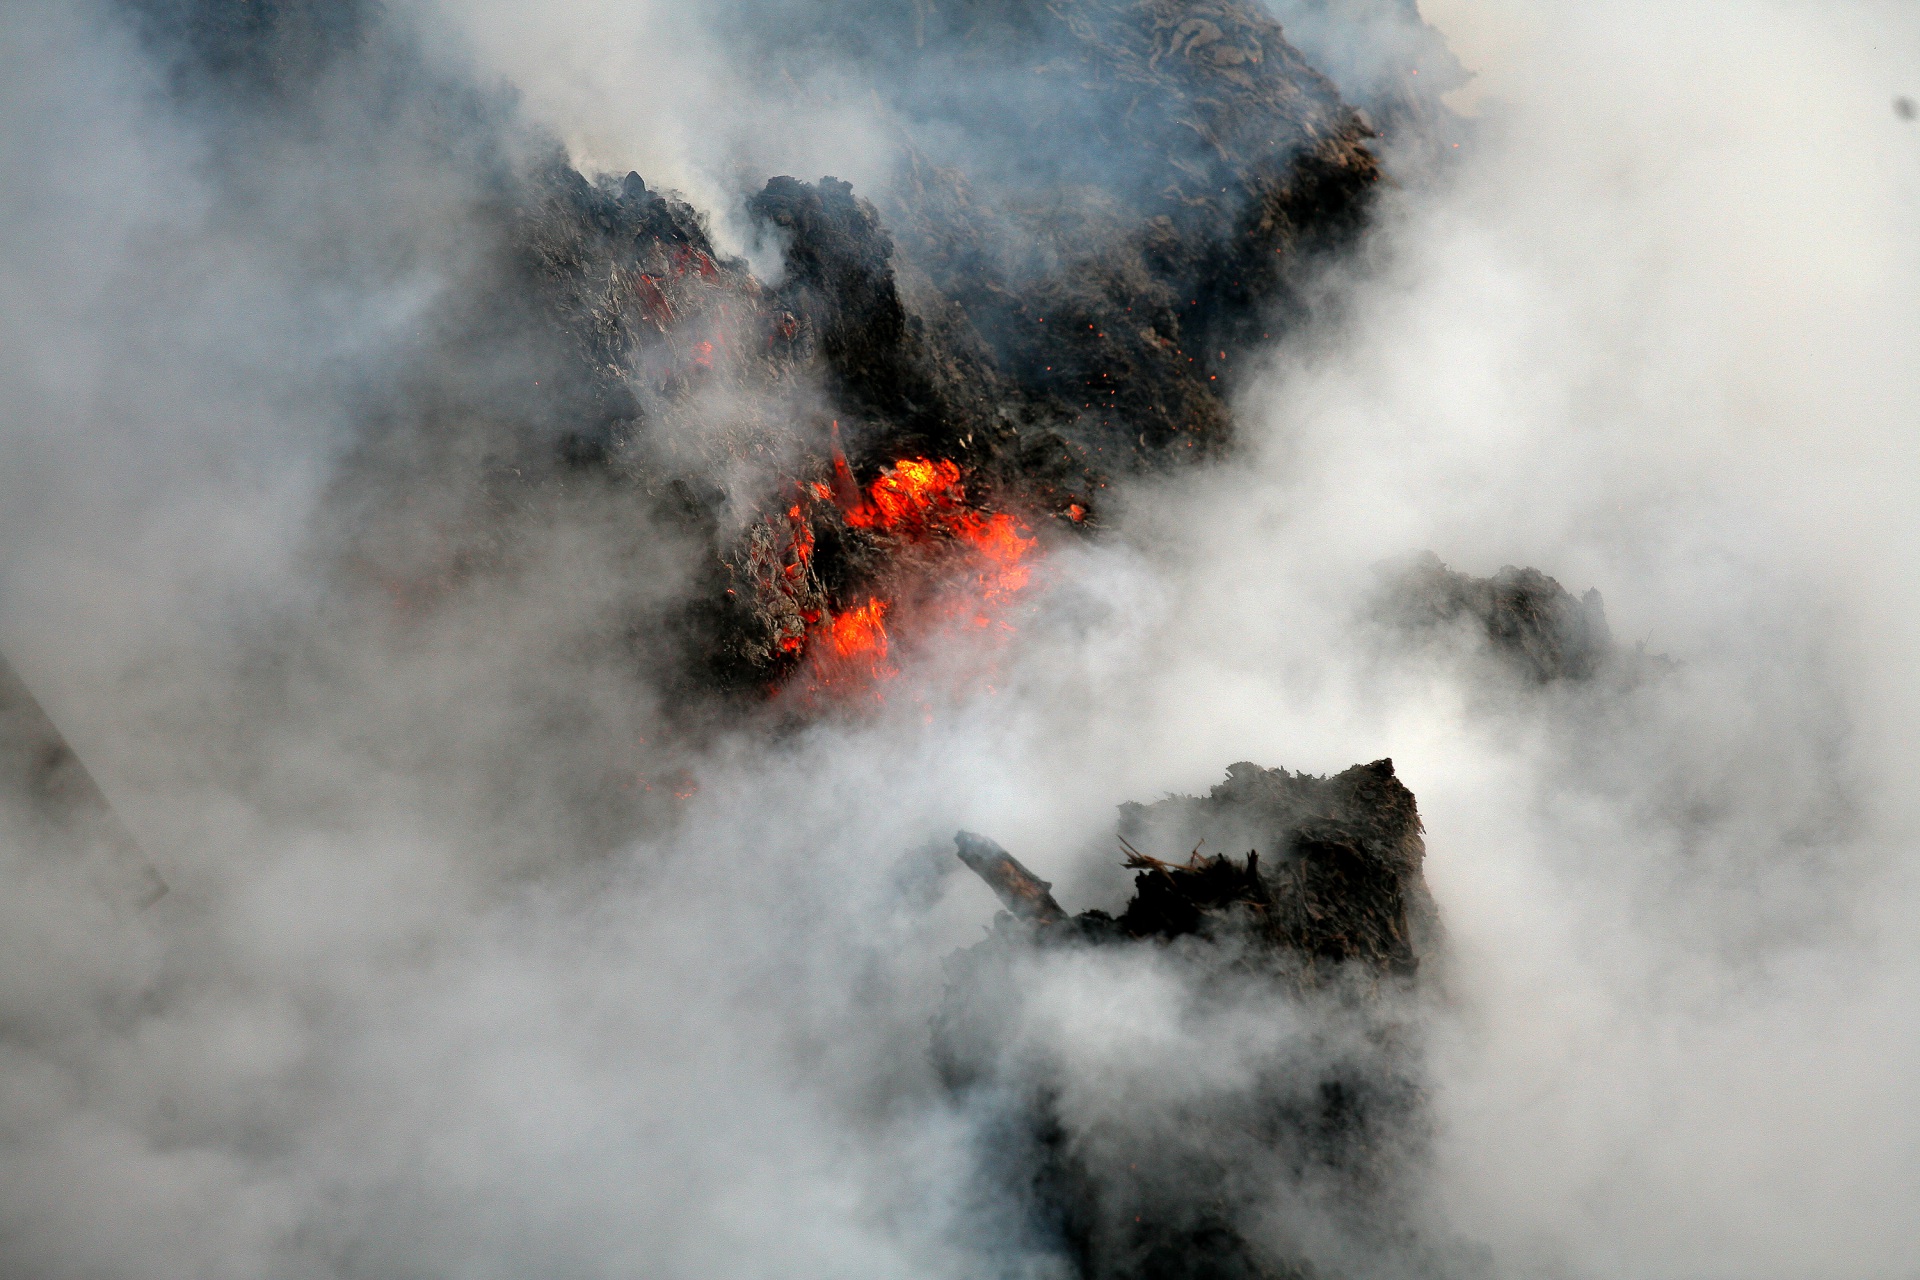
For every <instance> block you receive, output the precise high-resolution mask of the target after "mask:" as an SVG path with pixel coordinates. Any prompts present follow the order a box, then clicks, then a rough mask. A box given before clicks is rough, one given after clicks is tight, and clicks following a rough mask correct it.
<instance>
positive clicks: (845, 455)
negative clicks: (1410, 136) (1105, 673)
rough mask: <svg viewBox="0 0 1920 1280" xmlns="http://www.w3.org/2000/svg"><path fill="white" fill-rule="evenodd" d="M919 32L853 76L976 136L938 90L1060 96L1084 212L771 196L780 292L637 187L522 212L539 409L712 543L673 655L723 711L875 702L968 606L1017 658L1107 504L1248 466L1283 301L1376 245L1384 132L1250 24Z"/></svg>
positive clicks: (845, 189)
mask: <svg viewBox="0 0 1920 1280" xmlns="http://www.w3.org/2000/svg"><path fill="white" fill-rule="evenodd" d="M821 21H823V22H825V23H826V26H827V28H828V30H829V31H831V30H832V28H833V20H832V19H831V18H822V19H821ZM901 21H904V19H902V18H900V17H899V16H897V15H896V16H891V17H889V16H881V17H876V18H873V20H872V24H871V29H869V28H868V27H867V26H864V25H863V27H862V29H861V31H860V32H859V33H858V35H857V38H856V37H855V36H854V35H853V34H849V35H848V41H849V43H848V44H847V45H846V48H845V52H846V53H847V56H848V57H850V58H852V59H853V63H854V65H856V66H865V67H868V68H870V69H871V70H872V71H873V72H874V74H875V77H876V79H875V84H876V86H878V88H877V89H876V92H885V93H886V94H888V95H889V96H890V98H891V100H892V105H893V107H894V109H896V110H897V111H898V112H899V113H900V114H901V116H902V117H903V118H907V119H913V118H919V117H927V118H932V117H934V116H939V115H941V113H946V115H947V116H956V117H964V118H967V119H971V118H972V116H971V115H969V112H973V111H975V110H977V108H978V107H979V105H980V104H978V103H977V102H972V101H957V100H945V99H942V100H940V101H933V100H931V99H929V98H927V97H926V95H925V93H924V92H922V91H921V89H920V88H916V86H924V84H925V83H926V82H928V81H929V80H930V79H933V78H943V77H951V76H952V75H953V74H955V73H957V71H960V70H964V71H966V72H967V73H968V74H971V75H973V76H975V78H976V79H982V78H983V82H994V81H998V80H1009V81H1018V82H1020V83H1022V84H1030V85H1033V84H1037V85H1041V86H1044V87H1045V91H1044V93H1043V94H1041V97H1040V98H1039V99H1037V101H1044V102H1045V103H1050V104H1055V105H1058V104H1062V103H1064V104H1068V105H1067V106H1066V107H1065V108H1063V109H1067V110H1069V111H1071V112H1072V113H1076V114H1078V113H1085V114H1086V116H1087V118H1088V119H1089V120H1090V121H1095V122H1098V123H1097V127H1092V128H1090V131H1089V132H1088V133H1087V134H1086V135H1085V137H1084V138H1082V139H1080V146H1081V149H1082V151H1083V152H1084V158H1085V161H1086V163H1085V165H1084V166H1083V167H1084V168H1085V169H1086V171H1085V172H1076V173H1075V174H1074V175H1073V176H1074V179H1075V181H1074V183H1073V184H1072V185H1071V186H1070V187H1068V188H1065V189H1061V188H1059V187H1057V185H1056V184H1055V183H1054V179H1056V178H1058V177H1060V176H1061V175H1060V174H1059V173H1058V172H1056V170H1057V165H1056V166H1054V168H1052V169H1049V168H1047V167H1046V166H1042V170H1041V171H1040V172H1039V174H1038V176H1037V177H1036V175H1035V174H1033V173H1027V172H1024V171H1023V172H1017V173H1016V172H1012V171H1011V170H1009V168H1008V164H1007V162H1006V161H1005V157H1004V155H1003V153H1001V152H999V151H997V150H989V151H980V150H974V151H968V150H967V149H965V148H962V149H960V150H958V151H955V152H953V153H951V154H947V153H937V154H934V153H926V152H922V151H914V152H911V153H910V154H909V155H908V157H907V159H906V161H905V163H904V165H903V168H902V170H901V172H900V175H899V177H898V179H897V180H896V181H895V182H893V183H891V184H889V185H888V186H887V187H886V189H885V190H883V191H882V192H880V193H879V195H880V203H879V204H877V205H876V204H875V203H871V202H869V201H868V200H865V199H862V198H860V197H859V196H857V195H856V194H855V193H854V191H853V190H852V188H851V187H850V186H849V185H848V184H846V183H844V182H840V181H838V180H835V179H832V178H823V179H821V180H820V181H819V182H817V183H807V182H802V181H799V180H797V179H794V178H791V177H776V178H773V179H771V180H770V181H768V182H767V183H766V185H765V187H764V188H763V189H762V190H761V191H760V192H758V193H757V194H755V195H754V196H753V197H752V198H751V199H750V200H749V201H748V202H747V212H748V213H749V215H750V216H751V218H752V219H753V220H754V221H755V222H756V223H758V224H759V225H760V226H761V227H762V228H763V229H765V230H766V231H768V232H769V233H772V234H773V235H775V236H777V238H778V240H779V242H780V243H781V244H783V246H784V263H783V268H784V269H783V271H782V273H781V275H780V277H779V280H778V283H776V284H769V283H766V282H763V281H760V280H758V279H756V278H755V277H754V276H753V275H752V273H751V272H750V270H749V269H748V267H747V265H746V264H745V263H744V262H741V261H738V260H730V259H728V258H726V257H725V256H724V255H723V254H720V253H719V252H718V251H717V250H716V249H715V246H714V245H713V243H712V242H711V240H710V238H709V236H708V234H707V232H706V228H705V224H704V220H703V218H702V216H701V215H700V214H699V213H698V212H697V211H695V210H694V209H692V208H691V207H689V206H688V205H686V204H685V203H684V202H683V201H680V200H679V199H677V198H676V197H673V196H671V195H663V194H661V193H657V192H654V191H651V190H649V188H648V187H647V184H646V183H645V182H644V181H643V180H642V179H641V177H640V176H639V175H637V174H629V175H628V176H627V177H626V178H625V179H623V180H619V181H615V180H611V179H602V180H599V181H591V182H590V181H588V180H587V179H586V178H585V177H583V176H582V175H580V174H579V173H577V172H575V171H574V170H573V169H571V168H570V167H569V166H567V165H566V164H565V163H564V162H561V161H558V160H555V161H554V162H552V163H551V164H549V165H548V166H547V167H546V168H545V169H543V170H541V171H539V172H537V173H535V174H533V175H531V176H530V177H529V178H528V179H526V180H525V182H524V183H523V190H524V191H525V193H526V194H525V197H524V199H523V201H522V208H523V209H524V213H523V214H522V215H521V217H520V219H519V221H518V222H517V224H516V229H515V231H514V235H513V240H514V244H515V250H514V254H515V257H516V259H517V263H518V268H517V274H518V275H519V277H520V278H521V279H522V280H523V281H524V282H525V287H526V290H527V292H528V294H529V295H530V296H532V297H534V298H537V299H538V300H539V302H540V306H541V308H542V309H543V310H544V312H545V314H546V317H547V325H546V328H547V331H548V335H549V337H548V338H547V341H549V342H551V341H552V340H553V339H556V338H557V339H558V345H559V347H560V352H559V353H558V354H559V356H560V359H559V364H560V367H558V368H555V369H551V370H550V371H549V372H550V376H549V377H547V378H543V379H541V380H540V382H541V385H542V386H543V387H545V388H548V389H549V390H550V392H551V395H552V396H553V397H555V398H558V399H560V400H562V401H564V402H566V403H567V404H569V405H571V406H572V408H573V410H574V412H573V413H571V414H570V415H561V414H555V415H553V417H554V419H555V420H557V421H561V422H564V424H565V425H564V426H563V427H562V428H561V432H560V437H561V438H560V439H559V441H558V442H557V443H558V446H559V448H558V452H559V454H560V456H561V458H562V459H563V461H564V465H565V466H568V467H572V468H584V469H586V470H588V471H592V472H596V473H599V474H602V475H607V476H610V477H613V478H615V479H616V480H617V481H618V482H619V483H622V484H626V485H629V486H631V487H633V488H635V489H637V490H638V491H640V492H641V493H643V494H645V495H647V497H648V500H649V501H652V502H653V503H655V504H656V505H657V506H662V507H666V508H670V509H672V510H673V511H675V512H677V513H678V518H680V519H682V520H684V521H685V522H687V523H689V524H690V525H691V526H693V527H695V528H697V529H699V530H700V536H701V537H702V538H704V539H705V540H706V541H707V542H708V544H709V546H710V553H709V554H710V558H709V559H708V561H707V564H708V572H707V579H706V582H705V584H704V586H703V588H702V590H701V593H700V594H701V598H700V600H699V601H698V602H697V603H696V604H695V605H694V606H693V608H692V609H691V610H689V611H688V613H687V614H685V615H684V616H682V617H681V618H679V619H678V620H677V621H675V622H674V623H673V624H672V625H670V626H668V627H665V628H663V630H665V631H666V632H668V633H670V634H677V635H678V636H680V642H679V649H680V652H681V653H682V654H683V655H684V660H685V661H686V662H687V663H688V664H689V665H690V666H691V667H692V668H693V670H694V672H695V673H696V675H697V681H696V683H705V684H706V685H708V686H709V687H713V688H718V689H723V690H734V691H739V692H744V693H753V694H758V693H763V692H764V691H766V690H768V689H774V688H779V687H781V686H783V685H785V684H787V683H789V682H792V681H795V680H799V681H800V682H801V683H802V684H803V686H805V687H808V688H810V689H815V690H817V689H818V688H819V687H820V686H821V685H822V684H823V683H824V684H839V685H846V684H848V683H849V680H848V679H847V674H846V670H844V669H841V670H838V671H835V670H829V668H833V667H835V665H836V663H837V664H838V665H839V666H840V667H841V668H845V666H846V663H845V662H841V661H840V660H842V659H846V660H849V661H851V662H852V664H853V665H854V666H855V667H858V668H859V669H860V670H862V671H864V672H865V674H866V678H867V682H871V680H872V679H874V678H877V677H883V676H884V674H885V672H886V671H887V670H888V669H889V668H890V665H891V657H890V655H891V653H892V652H893V649H894V646H896V645H897V642H898V631H899V628H900V627H901V626H902V625H905V620H906V619H907V617H908V616H909V615H914V616H916V617H920V616H925V617H933V618H946V617H948V615H949V614H951V613H954V612H956V611H957V612H963V613H964V612H967V607H961V606H951V607H945V606H943V607H940V608H934V609H931V610H928V609H923V608H921V607H920V605H921V602H923V601H924V599H926V598H930V597H936V596H951V595H952V594H953V591H952V585H953V584H952V582H951V581H950V579H952V578H955V577H958V578H963V579H964V578H972V579H973V580H974V586H975V589H974V590H973V591H972V593H971V594H972V596H973V597H975V598H976V602H977V603H981V604H984V605H985V606H986V607H985V608H983V609H975V610H974V611H973V618H974V619H976V620H977V619H982V618H984V619H985V621H984V623H982V624H981V625H982V627H983V629H989V630H991V629H997V628H1001V627H1004V626H1007V625H1011V623H1010V622H1009V621H1008V619H1007V617H1006V615H1005V612H1004V609H1003V606H1004V604H1005V602H1006V599H1007V597H1009V596H1011V595H1012V594H1013V593H1015V592H1017V590H1018V589H1019V586H1020V585H1023V584H1024V582H1025V575H1026V573H1027V572H1028V568H1027V566H1029V565H1030V563H1031V561H1032V560H1033V559H1034V558H1035V557H1037V556H1038V555H1039V554H1041V553H1043V551H1044V548H1045V545H1046V544H1047V542H1049V541H1050V540H1052V539H1054V538H1057V537H1071V536H1076V535H1081V534H1084V533H1086V532H1088V531H1090V530H1092V529H1094V528H1097V527H1098V526H1099V524H1100V519H1101V513H1102V501H1101V499H1102V495H1103V492H1104V490H1105V489H1106V487H1107V484H1108V482H1109V477H1110V476H1111V475H1113V474H1115V473H1132V472H1139V471H1142V470H1154V469H1158V468H1162V467H1165V466H1168V465H1177V464H1180V463H1184V462H1186V461H1189V460H1192V459H1198V458H1204V457H1211V456H1216V455H1217V454H1218V453H1219V452H1220V451H1221V450H1222V449H1224V448H1226V447H1228V445H1229V444H1230V442H1231V436H1232V427H1231V420H1230V415H1229V414H1228V411H1227V403H1228V396H1229V394H1230V392H1231V390H1232V388H1233V387H1234V385H1235V379H1236V375H1237V374H1238V372H1239V370H1240V369H1241V367H1242V364H1243V362H1244V359H1245V357H1246V356H1247V354H1248V353H1249V351H1250V350H1251V344H1253V343H1257V342H1261V341H1264V340H1265V339H1266V338H1267V337H1268V336H1270V335H1272V334H1273V333H1274V331H1275V329H1276V328H1277V327H1278V326H1279V325H1281V324H1283V323H1284V322H1285V321H1286V318H1287V313H1288V311H1289V309H1290V307H1291V306H1292V304H1291V302H1290V299H1291V293H1290V285H1289V279H1290V274H1291V273H1292V272H1293V271H1294V270H1295V269H1296V267H1297V266H1298V264H1299V262H1300V261H1301V259H1302V257H1303V255H1306V254H1308V253H1310V252H1312V251H1313V250H1314V249H1315V248H1316V247H1320V246H1331V245H1333V244H1337V243H1338V242H1340V241H1341V240H1342V239H1343V238H1344V237H1347V236H1349V235H1351V234H1352V233H1353V232H1354V231H1355V230H1356V229H1357V228H1358V226H1359V224H1360V222H1361V220H1362V218H1363V215H1364V211H1365V208H1366V204H1367V199H1368V195H1369V193H1370V191H1371V189H1372V187H1373V185H1374V184H1375V182H1376V181H1377V179H1378V176H1379V170H1378V166H1377V164H1376V162H1375V159H1374V157H1373V155H1372V154H1371V153H1370V152H1369V150H1368V149H1367V145H1366V143H1367V139H1368V138H1369V136H1370V129H1369V127H1368V126H1367V125H1366V124H1365V123H1364V121H1363V120H1362V119H1361V118H1360V117H1359V116H1358V115H1357V114H1356V113H1355V112H1354V111H1353V110H1352V109H1351V108H1349V107H1348V106H1347V105H1345V104H1344V103H1343V102H1342V101H1341V100H1340V97H1339V95H1338V93H1337V92H1336V91H1335V89H1334V87H1333V86H1332V84H1331V83H1330V82H1328V81H1327V80H1326V79H1325V78H1324V77H1322V76H1320V75H1319V73H1317V72H1316V71H1314V70H1313V68H1311V67H1310V66H1308V65H1307V63H1306V61H1305V60H1304V59H1303V58H1301V57H1300V55H1299V54H1298V53H1297V51H1294V50H1293V49H1292V48H1291V46H1289V45H1288V44H1287V42H1286V40H1285V39H1284V37H1283V35H1282V33H1281V31H1280V29H1279V27H1278V25H1277V24H1275V23H1274V22H1273V21H1272V20H1271V19H1270V18H1269V17H1267V16H1266V15H1265V14H1264V12H1263V11H1261V10H1259V9H1258V8H1256V7H1254V6H1251V5H1242V4H1230V3H1211V2H1210V3H1188V4H1182V3H1172V2H1170V0H1162V2H1160V3H1156V4H1154V5H1148V6H1132V5H1118V4H1104V3H1080V4H1077V5H1072V6H1041V5H1024V4H991V5H989V4H975V5H959V6H951V7H947V6H942V7H941V10H940V16H938V17H937V19H936V20H935V21H933V23H932V25H931V26H927V25H926V24H925V23H924V22H922V23H921V24H920V26H921V28H924V29H918V28H917V29H916V30H915V31H914V33H913V36H912V38H911V39H908V38H907V37H906V34H905V32H904V31H903V30H894V26H895V25H896V24H897V23H899V22H901ZM865 22H866V18H865V17H863V24H864V23H865ZM784 56H788V57H790V56H791V51H789V52H788V54H787V55H784ZM943 82H944V83H951V82H952V81H951V80H950V79H943ZM1007 109H1008V110H1009V111H1010V112H1011V116H1010V118H1012V119H1015V120H1016V121H1017V120H1019V119H1023V118H1024V117H1023V116H1022V114H1021V113H1022V112H1023V111H1025V110H1027V109H1028V108H1027V107H1025V106H1013V107H1008V108H1007ZM1029 123H1032V124H1034V126H1035V132H1034V134H1033V136H1035V137H1039V136H1041V134H1042V133H1043V132H1045V131H1044V130H1041V129H1040V127H1039V126H1040V124H1041V123H1043V122H1040V121H1037V120H1036V121H1031V122H1029ZM996 127H998V128H1007V127H1010V126H1008V124H1007V122H1006V121H1002V122H1001V123H1000V124H999V125H998V126H996ZM1072 163H1073V164H1076V165H1079V164H1080V163H1081V161H1080V160H1079V159H1075V160H1074V161H1072ZM1048 164H1050V165H1051V164H1053V162H1052V161H1049V162H1048ZM1063 190H1064V193H1065V198H1063ZM883 210H884V212H883ZM830 423H833V424H837V425H836V426H835V427H830V426H829V424H830ZM842 442H844V444H843V443H842ZM923 466H929V467H932V468H935V469H936V471H938V472H939V474H940V475H941V476H943V477H948V478H946V479H943V480H942V481H941V487H942V489H943V492H942V494H941V495H939V496H938V498H937V500H936V501H935V506H936V507H937V509H938V512H937V514H938V518H937V519H933V520H931V521H928V520H920V521H919V522H918V524H914V525H912V527H909V524H912V522H909V524H896V525H888V524H886V523H884V522H882V521H879V520H877V519H870V518H866V517H864V516H862V515H861V514H860V513H861V510H862V508H863V504H864V505H865V506H867V507H871V508H872V509H873V510H876V511H877V510H884V506H883V505H881V504H882V502H883V499H884V498H885V496H886V493H887V491H888V490H889V489H890V488H897V487H898V486H899V485H900V484H901V483H902V481H901V477H903V476H908V475H911V474H913V468H916V467H923ZM515 472H516V478H515V479H514V480H513V481H511V482H509V484H508V486H507V487H509V488H512V487H518V486H520V485H523V484H524V483H526V481H525V477H526V476H527V475H528V474H529V472H528V468H526V467H524V466H517V467H516V469H515ZM728 476H731V477H733V478H734V479H735V481H736V482H737V483H733V484H729V483H728V481H727V480H726V479H725V477H728ZM741 484H744V485H746V486H747V487H748V488H750V489H754V490H757V496H755V497H753V498H752V499H751V504H752V506H753V507H754V508H755V509H756V510H755V514H754V515H753V516H752V517H751V518H749V519H748V520H747V521H746V522H745V527H744V530H742V529H741V528H740V526H739V524H738V523H736V521H735V520H734V519H733V518H732V517H731V516H729V515H728V514H727V512H728V511H729V510H730V509H732V508H736V507H737V506H738V503H739V495H740V485H741ZM823 484H824V485H826V486H827V487H828V490H829V492H828V494H827V495H825V496H823V495H821V494H820V492H819V489H820V486H822V485H823ZM876 487H877V488H876ZM933 546H940V547H947V546H958V547H960V548H962V549H964V551H965V554H962V555H957V556H951V557H949V556H941V555H931V554H929V553H928V552H929V548H930V547H933ZM983 565H993V566H998V567H997V568H995V569H993V570H992V571H991V572H987V571H986V570H985V569H983ZM995 574H997V575H998V577H997V579H996V578H995V577H994V575H995ZM983 575H984V576H983ZM962 594H966V593H965V592H963V593H962ZM968 607H970V606H968Z"/></svg>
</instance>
